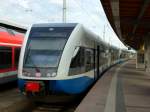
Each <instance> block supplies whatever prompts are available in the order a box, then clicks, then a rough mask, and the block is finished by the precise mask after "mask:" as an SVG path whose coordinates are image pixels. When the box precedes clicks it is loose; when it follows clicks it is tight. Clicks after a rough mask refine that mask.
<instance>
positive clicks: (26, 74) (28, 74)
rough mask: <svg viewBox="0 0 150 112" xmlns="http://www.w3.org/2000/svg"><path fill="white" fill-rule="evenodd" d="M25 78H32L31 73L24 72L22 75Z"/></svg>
mask: <svg viewBox="0 0 150 112" xmlns="http://www.w3.org/2000/svg"><path fill="white" fill-rule="evenodd" d="M22 74H23V75H24V76H31V73H29V72H23V73H22Z"/></svg>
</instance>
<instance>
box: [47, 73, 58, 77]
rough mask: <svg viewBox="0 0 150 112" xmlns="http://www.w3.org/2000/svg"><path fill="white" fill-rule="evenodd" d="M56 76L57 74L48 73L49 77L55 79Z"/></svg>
mask: <svg viewBox="0 0 150 112" xmlns="http://www.w3.org/2000/svg"><path fill="white" fill-rule="evenodd" d="M55 76H56V73H55V72H53V73H47V77H55Z"/></svg>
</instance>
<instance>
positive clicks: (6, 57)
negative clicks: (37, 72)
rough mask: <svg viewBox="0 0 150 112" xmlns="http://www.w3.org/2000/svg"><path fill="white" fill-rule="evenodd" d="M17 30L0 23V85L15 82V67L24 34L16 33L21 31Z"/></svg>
mask: <svg viewBox="0 0 150 112" xmlns="http://www.w3.org/2000/svg"><path fill="white" fill-rule="evenodd" d="M19 29H20V28H19V27H15V26H13V25H10V24H6V23H0V84H4V83H7V82H10V81H13V80H17V66H18V60H19V54H20V48H21V45H22V42H23V37H24V32H22V33H19V32H17V31H16V30H18V31H21V30H19ZM21 29H22V28H21Z"/></svg>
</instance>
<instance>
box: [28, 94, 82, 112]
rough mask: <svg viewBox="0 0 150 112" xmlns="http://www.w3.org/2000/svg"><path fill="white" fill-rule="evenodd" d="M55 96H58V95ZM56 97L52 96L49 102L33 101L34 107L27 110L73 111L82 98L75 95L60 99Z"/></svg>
mask: <svg viewBox="0 0 150 112" xmlns="http://www.w3.org/2000/svg"><path fill="white" fill-rule="evenodd" d="M56 97H57V98H59V97H58V96H56ZM57 98H55V97H53V99H51V101H50V102H45V103H42V102H37V103H35V105H34V106H35V107H34V108H32V110H31V111H29V112H74V111H75V109H76V107H77V106H78V105H79V103H80V102H81V100H82V99H83V96H82V95H81V96H78V97H77V96H76V97H74V98H68V97H66V98H65V97H64V98H63V99H61V100H60V101H58V100H56V99H57ZM67 98H68V99H67Z"/></svg>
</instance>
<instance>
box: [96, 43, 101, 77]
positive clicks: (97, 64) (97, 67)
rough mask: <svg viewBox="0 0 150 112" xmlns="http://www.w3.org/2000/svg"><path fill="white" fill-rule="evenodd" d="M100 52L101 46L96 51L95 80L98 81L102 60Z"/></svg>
mask: <svg viewBox="0 0 150 112" xmlns="http://www.w3.org/2000/svg"><path fill="white" fill-rule="evenodd" d="M99 51H100V46H99V45H98V46H97V48H96V50H95V69H96V73H95V79H97V78H98V77H99V76H100V70H99V67H100V64H99V62H100V60H99V53H100V52H99Z"/></svg>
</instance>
